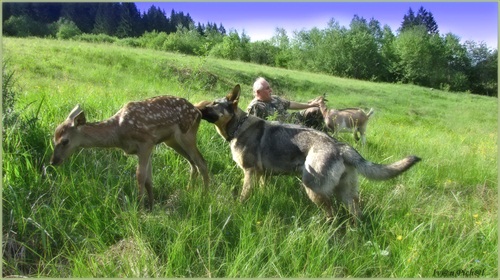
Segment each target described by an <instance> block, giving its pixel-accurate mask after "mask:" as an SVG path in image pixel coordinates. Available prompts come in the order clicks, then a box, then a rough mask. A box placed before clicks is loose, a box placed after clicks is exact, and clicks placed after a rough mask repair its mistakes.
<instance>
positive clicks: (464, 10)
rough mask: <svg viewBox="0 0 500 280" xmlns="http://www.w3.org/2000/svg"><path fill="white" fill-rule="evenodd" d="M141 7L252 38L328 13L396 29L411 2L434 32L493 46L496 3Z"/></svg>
mask: <svg viewBox="0 0 500 280" xmlns="http://www.w3.org/2000/svg"><path fill="white" fill-rule="evenodd" d="M136 5H137V7H138V8H139V10H140V11H141V12H144V11H147V9H148V8H149V7H150V6H151V5H155V6H157V7H160V8H161V9H163V10H164V11H165V12H166V15H167V16H169V15H170V11H171V10H172V9H174V10H175V11H176V12H181V11H182V12H184V14H187V13H189V15H190V16H191V18H193V20H194V21H195V22H196V23H198V22H200V23H207V22H212V23H213V22H215V23H216V24H218V25H219V24H220V23H222V25H223V26H224V27H225V28H226V30H228V31H229V30H231V29H233V30H236V31H238V33H239V34H241V33H242V32H243V31H245V33H246V34H247V35H248V36H249V37H250V38H251V40H252V41H257V40H264V39H269V38H271V37H272V36H273V35H274V33H275V29H276V28H277V27H280V28H285V29H286V30H287V33H288V35H289V36H292V35H293V33H292V32H293V31H300V30H303V29H305V30H310V29H311V28H313V27H318V28H320V29H324V28H326V25H327V23H328V21H329V20H330V19H331V18H334V19H335V20H336V21H338V22H339V23H340V25H341V26H346V27H348V26H349V23H350V21H351V20H352V18H353V17H354V15H358V16H360V17H363V18H365V19H367V20H370V19H371V18H374V19H376V20H378V21H379V22H380V25H381V26H384V25H386V24H387V25H389V26H390V27H391V29H392V31H393V33H396V31H397V29H398V28H399V27H400V26H401V22H402V21H403V16H404V15H405V14H406V13H407V12H408V9H409V8H410V7H411V8H412V9H413V11H414V12H415V13H416V12H417V11H418V9H419V8H420V7H421V6H423V7H424V9H426V10H427V11H430V12H432V14H433V16H434V20H435V21H436V23H437V24H438V28H439V33H440V34H446V33H449V32H451V33H453V34H455V35H457V36H459V37H460V38H461V41H462V43H463V42H465V41H466V40H472V41H475V42H477V43H479V42H485V43H486V44H487V45H488V47H490V48H495V49H496V48H498V3H497V2H136Z"/></svg>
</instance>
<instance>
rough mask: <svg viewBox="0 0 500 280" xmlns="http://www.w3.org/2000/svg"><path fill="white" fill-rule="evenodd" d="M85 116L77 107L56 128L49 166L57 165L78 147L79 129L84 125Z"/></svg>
mask: <svg viewBox="0 0 500 280" xmlns="http://www.w3.org/2000/svg"><path fill="white" fill-rule="evenodd" d="M86 122H87V121H86V119H85V114H84V113H83V110H82V109H81V108H80V106H79V105H76V107H75V108H74V109H73V110H72V111H71V113H69V115H68V118H66V120H65V121H64V122H63V123H61V124H60V125H59V126H57V128H56V132H55V134H54V145H55V146H54V153H53V154H52V157H51V158H50V164H52V165H59V164H61V163H62V162H63V161H64V160H65V159H66V158H68V157H69V156H70V155H71V154H73V152H74V151H75V150H76V149H77V148H78V147H79V146H80V137H79V129H80V126H81V125H84V124H85V123H86Z"/></svg>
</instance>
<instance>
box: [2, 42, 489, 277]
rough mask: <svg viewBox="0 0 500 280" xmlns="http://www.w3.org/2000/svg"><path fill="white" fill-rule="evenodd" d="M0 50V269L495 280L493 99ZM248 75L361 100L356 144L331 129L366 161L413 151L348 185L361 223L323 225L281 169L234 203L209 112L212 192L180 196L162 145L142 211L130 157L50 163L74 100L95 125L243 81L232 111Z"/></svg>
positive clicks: (291, 74) (310, 93)
mask: <svg viewBox="0 0 500 280" xmlns="http://www.w3.org/2000/svg"><path fill="white" fill-rule="evenodd" d="M3 52H4V54H3V55H4V59H7V61H8V68H9V69H10V70H11V71H13V72H14V73H15V74H14V77H15V81H16V87H15V91H16V94H17V99H16V103H15V107H14V112H16V113H18V114H19V121H18V122H17V123H16V124H13V125H12V124H11V125H4V130H3V131H4V138H3V174H4V175H3V187H2V195H3V200H2V202H3V207H2V210H3V211H2V212H3V216H2V217H3V231H2V234H3V235H2V237H3V238H2V241H3V243H2V249H3V272H2V275H3V276H9V275H26V276H34V277H433V276H439V275H443V273H445V272H450V273H451V272H453V273H465V272H464V271H471V270H472V271H480V275H477V276H486V277H498V272H497V271H498V267H497V263H498V253H497V246H498V242H497V240H498V231H497V228H498V220H497V217H498V213H497V209H498V208H497V206H498V200H497V197H498V191H497V165H498V156H497V132H498V131H497V110H498V106H497V99H494V98H488V97H482V96H473V95H468V94H465V93H445V92H442V91H439V90H433V91H431V90H429V89H426V88H421V87H416V86H411V85H392V84H381V83H369V82H361V81H355V80H348V79H340V78H335V77H330V76H325V75H317V74H311V73H305V72H297V71H288V70H283V69H276V68H270V67H263V66H260V65H254V64H246V63H240V62H235V61H224V60H216V59H209V58H204V57H191V56H183V55H177V54H171V53H165V52H158V51H149V50H139V49H133V48H126V47H119V46H115V45H98V44H91V43H83V42H68V41H56V40H44V39H13V38H4V39H3ZM257 76H264V77H266V78H267V79H268V80H269V81H270V82H271V85H272V87H273V90H274V92H275V94H279V95H283V96H285V97H287V98H290V99H293V100H296V101H307V100H309V99H312V98H313V97H315V96H317V95H320V94H323V93H324V92H326V93H327V98H328V100H329V102H328V105H329V106H331V107H336V108H341V107H353V106H358V107H364V108H369V107H373V108H374V109H375V115H374V117H373V119H371V120H370V123H369V125H368V132H367V144H366V146H364V147H361V146H359V145H357V144H356V143H354V141H353V139H352V135H348V134H345V135H339V137H340V138H341V139H342V140H343V141H346V142H349V143H351V144H352V145H353V146H355V147H356V148H357V149H358V150H359V151H360V153H361V154H362V155H363V156H365V157H366V158H367V159H369V160H372V161H375V162H382V163H389V162H392V161H395V160H397V159H400V158H402V157H404V156H406V155H408V154H415V155H418V156H420V157H422V158H423V161H422V162H420V163H419V164H418V165H416V166H415V167H414V168H412V169H411V170H410V171H408V172H407V173H405V174H404V175H402V176H401V177H398V178H396V179H393V180H390V181H385V182H373V181H368V180H366V179H360V184H361V187H360V188H361V197H362V204H363V206H362V207H363V213H364V216H365V218H364V221H363V222H362V223H361V224H360V225H359V226H358V227H356V228H347V229H346V228H345V227H343V225H342V224H341V223H340V221H336V222H334V223H326V222H325V221H324V217H323V214H322V212H321V211H320V210H319V209H318V208H317V207H316V206H315V205H314V204H313V203H311V202H310V201H309V200H308V198H307V196H306V195H305V192H304V190H303V189H302V187H301V184H300V181H299V179H298V178H296V177H293V176H289V177H273V178H270V179H269V181H268V182H267V183H266V185H265V186H264V187H263V188H260V189H256V190H254V192H253V194H252V196H251V198H250V199H249V201H248V202H246V203H245V204H240V203H239V202H237V201H233V199H232V197H231V195H230V191H231V189H232V188H233V187H234V186H240V185H241V184H242V172H241V170H239V168H237V167H236V166H235V164H234V162H233V161H232V158H231V155H230V150H229V147H228V144H227V143H226V142H225V141H224V140H223V139H222V138H221V137H220V136H219V135H217V134H216V132H215V129H214V127H213V126H212V125H211V124H208V123H206V122H202V125H201V127H200V131H199V133H198V136H199V139H198V146H199V148H200V151H201V153H202V154H203V155H204V157H205V159H206V160H207V163H208V165H209V168H210V172H211V176H212V183H211V186H210V192H209V195H204V194H203V192H202V191H201V186H198V187H197V188H194V189H192V190H190V191H187V190H186V188H185V186H186V185H187V178H188V169H189V165H188V164H187V163H186V162H185V160H184V159H182V158H181V157H179V156H178V155H177V154H175V153H174V152H173V151H172V150H171V149H169V148H166V147H164V146H159V147H158V148H157V149H156V150H155V152H154V155H153V168H154V171H153V176H154V179H153V185H154V195H155V199H156V204H155V206H154V209H153V210H152V211H151V212H147V211H144V210H141V209H140V208H139V207H138V204H137V202H136V197H137V191H136V183H135V178H134V176H135V175H134V174H135V166H136V163H137V160H136V158H135V157H127V156H125V155H123V153H122V152H120V151H118V150H99V149H88V150H82V151H80V152H78V153H75V154H74V155H73V156H72V157H71V158H70V159H69V160H68V161H67V162H66V163H65V164H64V165H63V166H61V167H58V168H54V167H50V166H48V165H47V164H48V160H49V157H50V155H51V152H52V144H51V139H52V137H53V135H52V134H53V132H54V129H55V127H56V126H57V124H58V123H60V122H61V121H63V120H64V119H65V118H66V116H67V114H68V113H69V111H70V110H71V109H72V108H73V107H74V106H75V104H77V103H80V104H81V105H82V107H83V108H84V110H85V112H86V116H87V119H89V121H99V120H102V119H105V118H107V117H109V116H111V115H113V114H114V113H115V112H116V111H117V110H118V109H119V108H120V107H121V106H122V105H123V104H124V103H125V102H127V101H131V100H140V99H143V98H146V97H151V96H155V95H160V94H173V95H178V96H183V97H186V98H188V99H189V100H190V101H192V102H193V103H194V102H198V101H201V100H211V99H214V98H218V97H222V96H224V95H225V94H226V93H227V92H228V91H229V90H230V89H231V88H232V87H233V86H234V85H235V84H236V83H240V84H241V85H242V88H243V92H244V93H246V94H244V95H243V96H242V97H241V99H242V100H241V105H240V106H241V107H242V108H244V107H245V106H246V105H247V104H248V103H249V102H250V100H251V85H252V83H253V81H254V79H255V78H256V77H257ZM27 120H32V121H31V122H28V121H27Z"/></svg>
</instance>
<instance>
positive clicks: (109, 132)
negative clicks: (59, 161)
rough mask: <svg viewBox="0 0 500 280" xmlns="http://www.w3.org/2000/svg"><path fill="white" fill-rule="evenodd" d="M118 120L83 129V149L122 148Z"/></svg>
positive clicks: (86, 126)
mask: <svg viewBox="0 0 500 280" xmlns="http://www.w3.org/2000/svg"><path fill="white" fill-rule="evenodd" d="M118 128H119V126H118V119H116V118H111V119H108V120H106V121H102V122H97V123H89V124H86V125H84V126H83V127H82V128H81V133H82V146H83V147H87V148H89V147H101V148H112V147H117V148H119V147H120V138H119V134H118Z"/></svg>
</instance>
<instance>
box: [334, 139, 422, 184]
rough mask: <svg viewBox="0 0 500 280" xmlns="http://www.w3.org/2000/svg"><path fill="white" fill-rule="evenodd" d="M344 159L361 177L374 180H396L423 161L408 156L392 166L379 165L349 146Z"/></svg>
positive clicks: (344, 151)
mask: <svg viewBox="0 0 500 280" xmlns="http://www.w3.org/2000/svg"><path fill="white" fill-rule="evenodd" d="M343 158H344V161H345V162H346V163H348V164H349V165H352V166H354V167H355V168H356V169H357V170H358V172H359V173H360V174H361V175H363V176H365V177H366V178H368V179H372V180H388V179H391V178H394V177H396V176H398V175H400V174H402V173H403V172H405V171H406V170H408V169H410V168H411V167H412V166H413V165H415V163H417V162H419V161H420V160H421V159H420V158H419V157H417V156H407V157H405V158H404V159H402V160H399V161H396V162H394V163H391V164H378V163H374V162H370V161H368V160H366V159H364V158H363V157H362V156H361V155H360V154H359V153H358V152H357V151H356V150H355V149H354V148H352V147H350V146H347V145H346V146H344V148H343Z"/></svg>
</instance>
